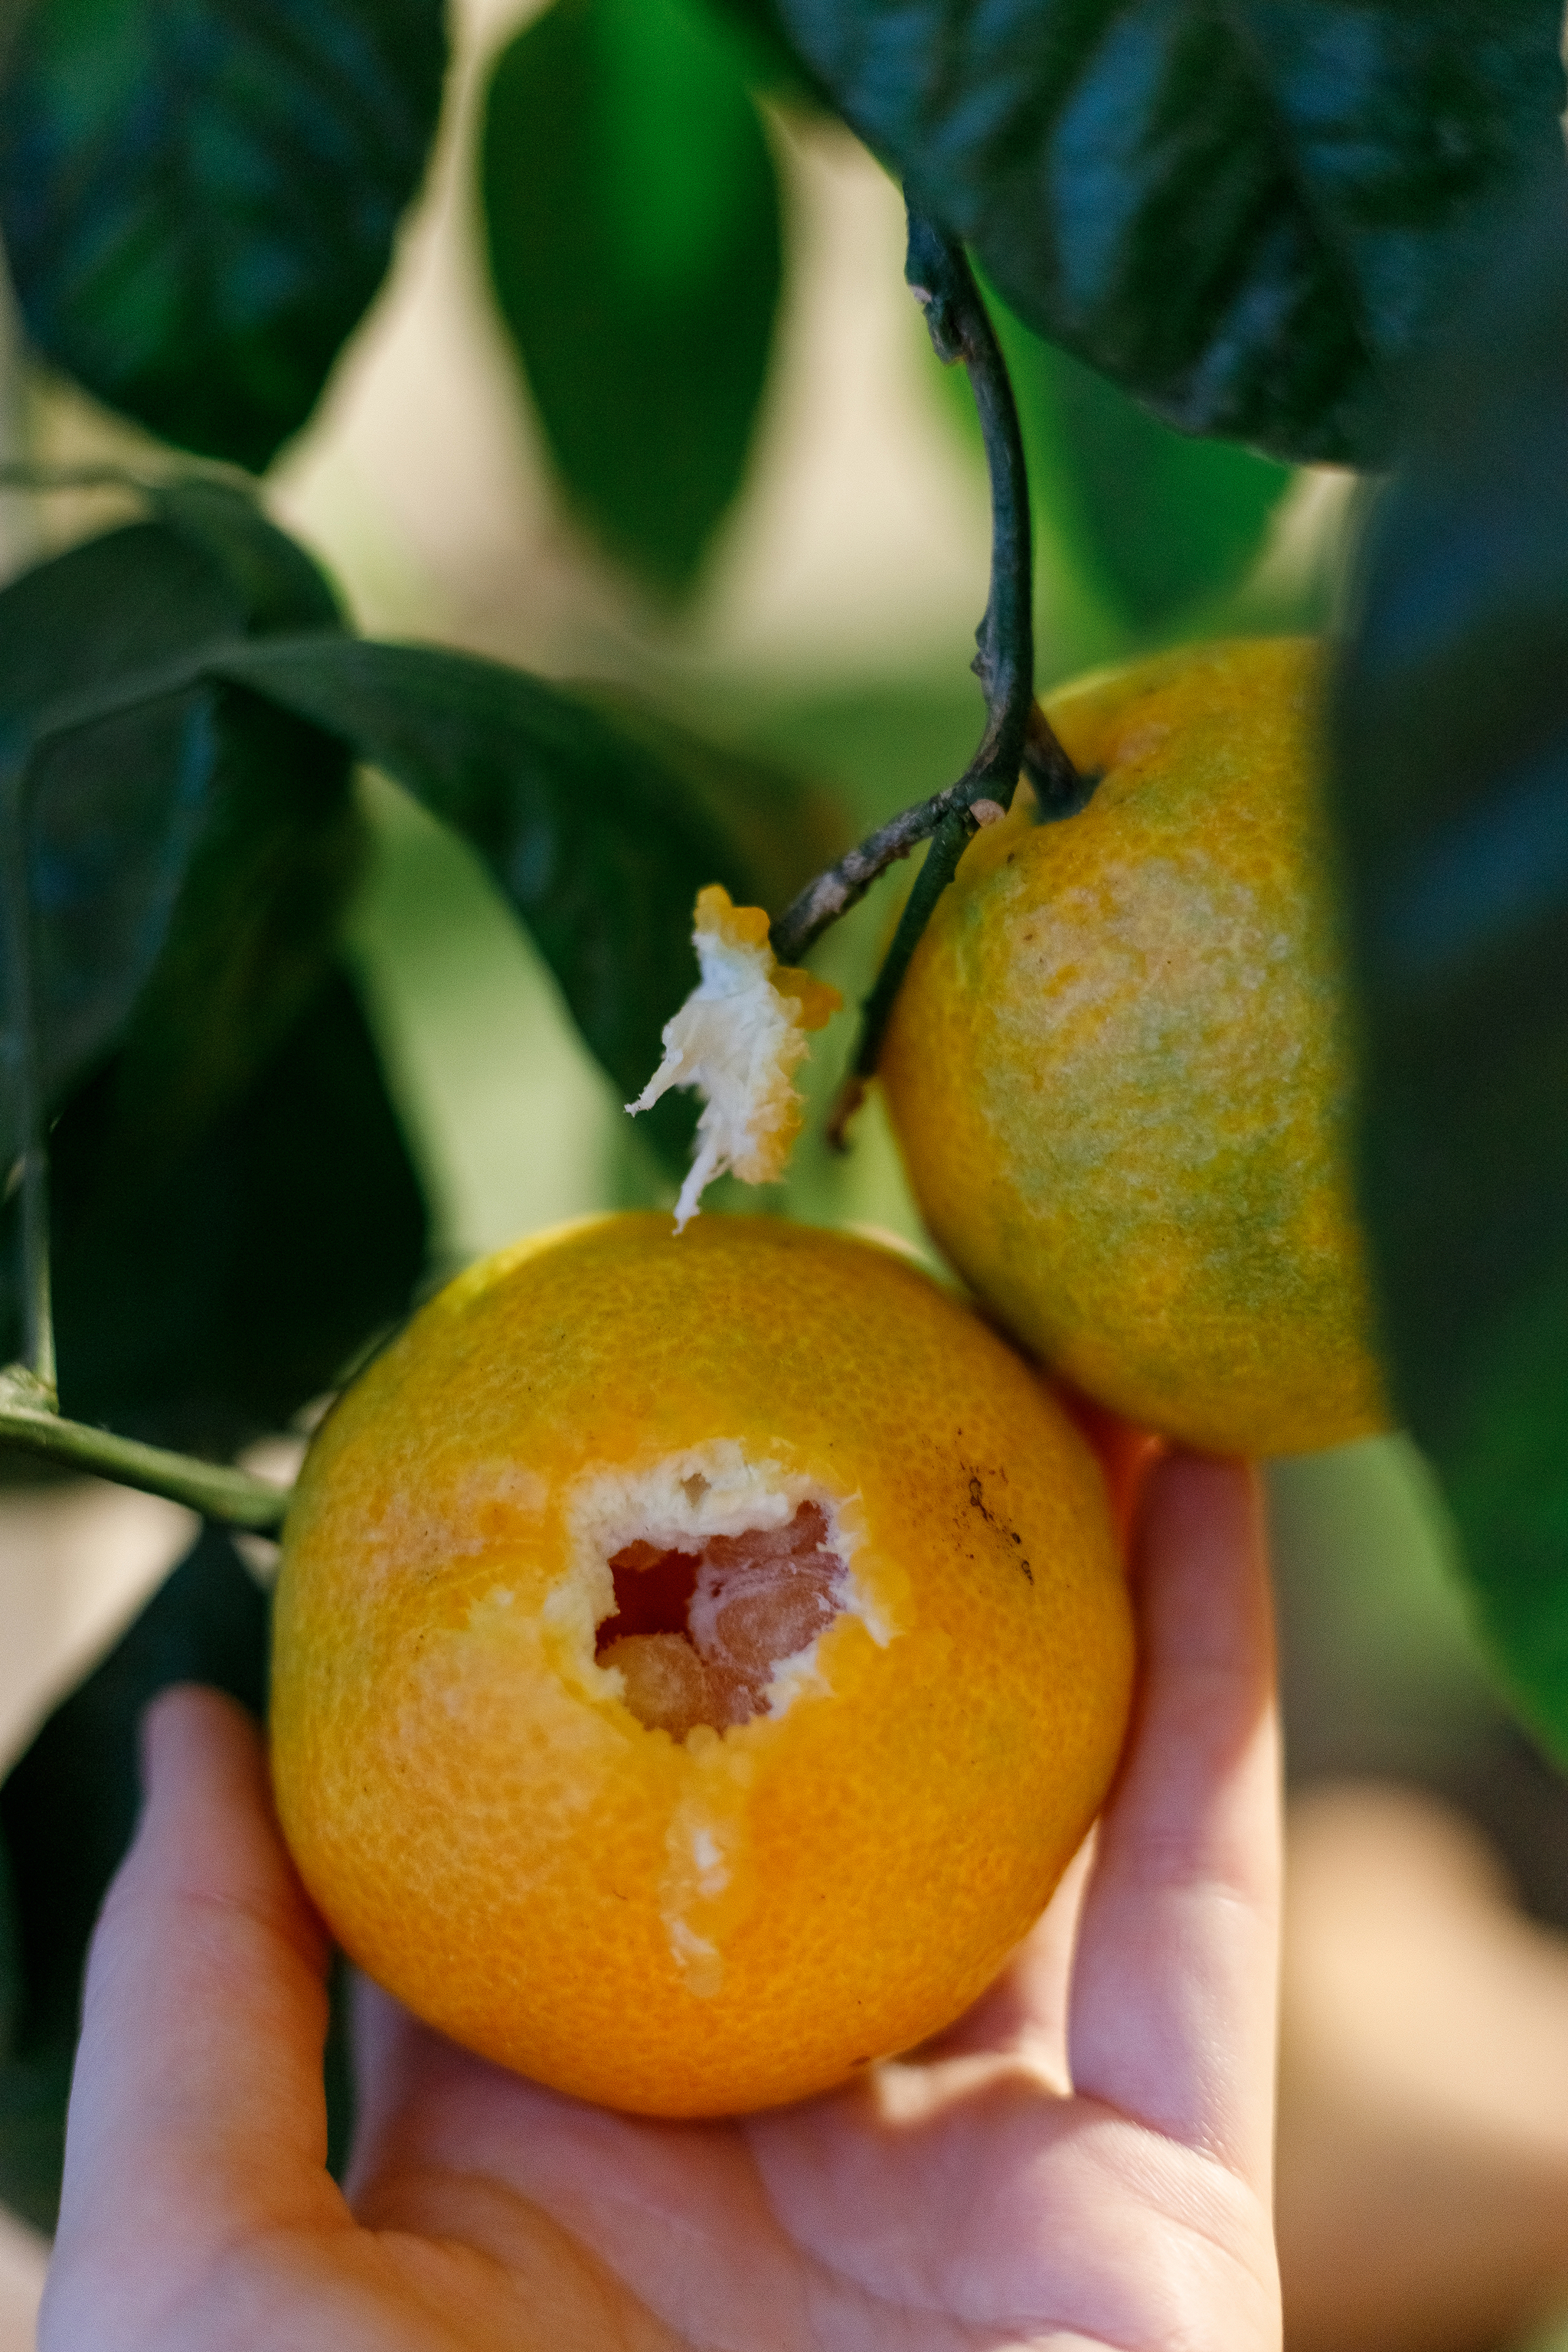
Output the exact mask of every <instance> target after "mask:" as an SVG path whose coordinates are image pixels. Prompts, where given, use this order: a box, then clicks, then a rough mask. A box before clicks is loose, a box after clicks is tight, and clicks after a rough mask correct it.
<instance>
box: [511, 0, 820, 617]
mask: <svg viewBox="0 0 1568 2352" xmlns="http://www.w3.org/2000/svg"><path fill="white" fill-rule="evenodd" d="M743 65H744V58H743V53H742V48H741V47H740V45H739V44H738V43H737V42H736V41H735V40H734V39H733V38H732V37H731V34H730V32H729V30H728V28H727V27H725V26H722V25H721V23H720V22H719V21H718V20H717V19H716V18H715V17H714V16H712V15H711V14H710V12H709V11H708V10H707V9H706V8H705V7H703V6H702V5H700V0H555V5H553V6H552V7H551V8H550V9H549V10H548V11H547V12H546V13H545V14H544V15H543V16H539V17H537V18H536V19H535V20H534V21H533V22H532V23H531V24H530V25H528V26H525V28H524V29H523V31H522V32H521V33H520V34H519V35H518V37H517V38H516V39H515V40H514V41H513V42H512V43H511V45H510V47H508V48H507V49H505V50H504V51H503V52H502V54H501V57H500V60H499V62H498V63H497V65H496V68H495V69H494V72H493V74H492V77H491V79H490V84H489V93H488V97H487V100H486V112H485V124H484V133H483V157H482V184H483V201H484V216H485V228H486V236H487V239H488V247H489V264H490V273H491V276H492V278H493V280H494V284H495V289H496V294H497V297H498V299H499V301H500V310H501V315H502V317H503V319H504V320H505V321H506V324H507V326H508V327H509V329H510V332H511V335H512V338H513V340H514V341H515V343H516V346H517V350H518V352H519V355H520V357H521V362H522V365H523V368H524V371H525V373H526V375H527V378H528V383H529V385H530V388H531V392H532V394H533V398H534V401H535V404H536V405H537V407H538V410H539V414H540V417H541V420H542V424H543V426H544V430H545V434H546V436H547V437H548V440H549V443H550V447H551V450H552V455H553V457H554V458H555V462H556V464H557V466H558V467H559V468H560V472H561V476H562V479H563V483H564V485H565V487H566V489H567V492H568V494H569V496H570V498H571V499H572V501H573V503H574V505H575V506H576V508H577V509H579V511H580V512H581V513H582V515H583V516H584V519H585V520H586V521H587V522H588V523H589V524H590V525H591V527H592V528H593V530H595V532H596V533H597V535H598V536H599V537H600V539H601V540H602V541H604V543H605V546H606V547H607V548H608V549H609V550H610V551H611V552H612V553H613V554H615V555H616V556H617V557H619V558H620V559H621V560H622V561H624V562H626V563H628V564H630V565H631V566H632V567H633V568H634V569H635V570H636V571H637V572H640V573H641V574H642V575H643V576H644V577H645V578H647V580H648V581H650V582H651V583H653V584H654V585H655V586H657V587H659V588H662V589H667V590H679V589H682V588H684V587H686V586H688V585H689V583H690V581H691V580H692V578H693V577H694V575H695V573H696V572H697V570H698V567H699V565H700V562H701V559H702V556H703V554H704V551H706V549H707V547H708V545H709V543H710V540H711V538H712V535H713V531H714V530H715V527H716V526H717V524H718V522H719V521H720V520H721V517H722V515H723V514H724V512H725V510H726V509H727V508H728V507H729V505H730V503H731V499H733V498H734V496H735V494H736V491H737V490H738V489H739V488H740V485H741V482H742V477H743V475H744V472H745V467H746V461H747V457H748V453H749V451H750V448H751V445H752V432H753V427H754V425H755V420H756V414H757V407H758V403H759V401H760V399H761V396H762V392H763V382H764V380H765V377H766V374H767V367H768V359H769V353H770V351H771V348H772V342H773V315H774V311H775V310H776V307H777V303H778V295H779V286H780V278H781V267H782V265H781V256H780V226H779V195H778V187H777V181H776V174H775V173H774V169H773V158H772V155H771V154H770V152H769V149H768V145H767V142H766V140H765V138H764V136H763V129H762V124H761V122H760V121H759V119H758V117H757V113H756V110H755V108H754V107H753V105H752V100H751V98H750V95H749V94H748V91H747V89H746V85H745V80H744V79H743Z"/></svg>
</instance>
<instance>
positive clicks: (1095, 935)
mask: <svg viewBox="0 0 1568 2352" xmlns="http://www.w3.org/2000/svg"><path fill="white" fill-rule="evenodd" d="M1322 670H1323V656H1322V654H1321V649H1320V648H1319V647H1318V646H1316V645H1314V644H1312V643H1310V642H1308V641H1304V640H1300V639H1275V640H1268V639H1259V640H1254V641H1251V642H1247V643H1240V644H1234V645H1217V646H1205V647H1199V648H1196V649H1193V648H1187V649H1184V650H1183V651H1181V652H1178V653H1173V654H1164V655H1160V656H1156V657H1155V658H1153V659H1152V660H1149V661H1144V662H1140V663H1137V664H1134V665H1133V666H1132V667H1130V668H1127V669H1123V670H1118V671H1111V672H1107V673H1105V674H1103V675H1101V676H1100V677H1091V678H1089V679H1086V680H1085V681H1083V682H1082V683H1081V684H1079V685H1078V686H1074V687H1069V688H1065V689H1064V690H1063V691H1062V692H1060V693H1058V694H1057V695H1056V696H1054V697H1053V698H1051V700H1050V702H1049V704H1048V706H1047V709H1048V711H1049V716H1050V719H1051V722H1052V725H1053V726H1054V727H1055V728H1056V730H1057V731H1058V734H1059V736H1060V738H1061V740H1062V741H1063V743H1064V744H1065V746H1066V748H1067V750H1068V753H1069V755H1070V756H1071V758H1072V759H1073V761H1075V763H1076V764H1077V766H1078V767H1079V771H1080V772H1082V773H1084V774H1086V775H1091V776H1098V777H1099V778H1100V782H1099V783H1098V785H1097V786H1096V789H1095V792H1094V793H1093V796H1092V798H1091V799H1090V800H1089V803H1088V805H1087V806H1086V807H1084V808H1082V809H1081V810H1080V811H1079V814H1077V815H1074V816H1070V817H1067V818H1064V819H1062V820H1061V821H1059V822H1057V823H1044V824H1042V823H1041V822H1039V819H1038V812H1037V806H1036V803H1035V801H1034V797H1033V794H1032V793H1030V791H1029V790H1028V788H1027V787H1026V785H1021V786H1020V787H1019V791H1018V794H1017V797H1016V802H1015V804H1014V807H1013V810H1012V812H1011V813H1010V814H1009V815H1008V816H1007V818H1006V819H1005V821H1004V822H1003V823H1002V824H994V825H991V826H989V827H987V828H986V829H985V830H984V832H983V833H981V834H980V835H977V837H976V838H975V840H974V841H973V843H972V844H971V845H970V846H969V848H968V849H967V850H966V851H965V853H964V856H963V859H962V860H961V861H960V864H959V867H958V872H957V876H956V877H955V879H954V882H953V884H952V888H951V889H949V890H948V891H946V892H945V893H944V894H943V896H942V899H941V900H940V901H939V903H938V905H937V908H936V910H935V913H934V915H933V916H932V919H931V924H930V927H929V929H927V931H926V933H925V936H924V938H923V939H922V940H921V944H920V946H919V948H918V949H917V950H916V952H915V955H914V958H913V960H912V961H911V963H910V970H909V972H908V975H907V977H906V979H905V981H904V984H903V986H902V988H901V989H900V992H899V996H898V1000H897V1002H896V1003H895V1005H894V1008H893V1013H892V1017H891V1019H890V1021H889V1027H888V1032H887V1036H886V1039H885V1042H884V1046H883V1051H882V1055H881V1062H880V1073H879V1074H880V1076H881V1079H882V1082H883V1084H884V1086H885V1087H886V1089H887V1095H888V1103H889V1109H890V1111H891V1114H892V1118H893V1123H894V1126H895V1128H896V1129H897V1132H898V1136H899V1139H900V1146H901V1148H902V1150H903V1154H904V1160H905V1163H906V1166H907V1168H908V1170H909V1174H910V1181H911V1183H912V1185H913V1188H914V1191H915V1192H916V1195H917V1196H918V1199H919V1201H920V1204H921V1211H922V1213H923V1214H924V1216H925V1219H926V1222H927V1223H928V1224H929V1225H930V1228H931V1233H932V1234H933V1235H934V1236H935V1238H936V1240H937V1242H938V1243H939V1244H940V1245H941V1247H942V1250H943V1251H944V1252H945V1254H946V1255H948V1256H949V1257H950V1258H951V1259H952V1263H953V1264H954V1265H956V1266H957V1267H958V1268H959V1269H960V1271H961V1272H962V1273H963V1276H965V1278H966V1279H967V1280H968V1282H969V1283H970V1284H971V1286H973V1289H974V1290H975V1292H976V1293H977V1294H978V1296H979V1297H981V1298H982V1299H983V1300H984V1301H985V1303H986V1304H987V1305H988V1306H989V1307H990V1308H991V1310H992V1311H993V1312H994V1314H995V1315H996V1316H997V1317H998V1318H1000V1320H1001V1321H1002V1322H1004V1323H1005V1325H1006V1327H1007V1328H1009V1329H1010V1330H1011V1331H1012V1332H1013V1333H1014V1334H1015V1335H1016V1337H1017V1338H1018V1339H1020V1340H1021V1341H1022V1342H1023V1343H1024V1345H1025V1346H1026V1347H1027V1348H1028V1349H1031V1350H1032V1351H1033V1352H1034V1353H1036V1354H1037V1355H1038V1356H1039V1357H1040V1358H1042V1359H1043V1360H1045V1361H1047V1362H1048V1363H1049V1364H1051V1365H1052V1366H1053V1367H1055V1368H1056V1369H1057V1370H1058V1371H1059V1372H1060V1373H1061V1374H1062V1375H1063V1376H1064V1377H1065V1378H1066V1379H1067V1380H1068V1381H1071V1382H1072V1384H1073V1385H1074V1386H1075V1387H1076V1388H1079V1389H1080V1390H1082V1391H1084V1392H1085V1393H1086V1394H1087V1395H1089V1396H1090V1397H1093V1398H1096V1399H1098V1400H1100V1402H1102V1403H1104V1404H1107V1405H1109V1406H1110V1407H1111V1408H1112V1409H1113V1410H1114V1411H1115V1412H1118V1413H1120V1414H1121V1415H1124V1416H1125V1417H1126V1418H1127V1419H1128V1420H1130V1421H1133V1422H1136V1423H1142V1424H1143V1425H1145V1426H1147V1427H1149V1428H1152V1429H1155V1430H1159V1431H1162V1432H1163V1433H1166V1434H1167V1435H1171V1436H1174V1437H1177V1438H1180V1439H1183V1440H1184V1441H1185V1442H1186V1443H1188V1444H1193V1445H1196V1446H1201V1447H1204V1448H1205V1449H1207V1450H1210V1451H1213V1452H1216V1453H1237V1454H1286V1453H1297V1452H1305V1451H1309V1450H1310V1449H1312V1448H1315V1447H1318V1446H1326V1445H1335V1444H1342V1443H1343V1442H1345V1441H1346V1440H1348V1439H1350V1438H1354V1437H1360V1436H1364V1435H1366V1434H1368V1433H1371V1432H1373V1431H1375V1430H1379V1429H1383V1428H1384V1427H1386V1426H1387V1423H1388V1408H1387V1402H1386V1399H1385V1395H1384V1381H1383V1375H1382V1370H1381V1367H1380V1364H1379V1360H1378V1354H1377V1349H1376V1346H1375V1341H1374V1334H1373V1309H1372V1303H1371V1297H1370V1286H1369V1276H1368V1270H1367V1265H1366V1260H1365V1254H1364V1249H1363V1242H1362V1237H1361V1234H1360V1230H1359V1227H1358V1224H1357V1222H1356V1216H1355V1211H1354V1207H1353V1203H1352V1187H1351V1171H1350V1110H1351V1055H1350V1051H1349V1046H1348V1042H1347V1036H1346V1031H1347V1025H1348V1021H1347V1001H1346V998H1347V992H1346V985H1345V981H1344V977H1343V973H1342V963H1341V954H1340V947H1339V941H1338V938H1337V936H1336V918H1335V909H1334V902H1333V891H1332V887H1331V853H1330V845H1329V841H1328V837H1327V831H1326V824H1325V819H1324V815H1323V812H1322V808H1321V800H1320V793H1319V786H1318V770H1319V752H1318V731H1319V725H1320V719H1319V709H1320V702H1321V690H1322Z"/></svg>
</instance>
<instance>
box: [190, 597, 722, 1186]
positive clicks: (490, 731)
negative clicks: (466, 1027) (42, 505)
mask: <svg viewBox="0 0 1568 2352" xmlns="http://www.w3.org/2000/svg"><path fill="white" fill-rule="evenodd" d="M211 669H212V673H213V674H214V675H216V676H221V677H225V678H227V679H229V680H230V681H232V682H233V683H234V684H236V685H243V686H246V687H248V688H251V689H252V690H253V691H254V692H256V693H258V694H260V695H265V696H266V697H267V698H268V700H269V701H272V702H275V703H277V704H278V705H279V707H280V708H282V709H287V710H289V711H291V712H293V713H294V714H295V716H296V717H298V718H300V719H307V720H309V721H310V723H311V724H313V725H315V726H317V727H321V728H322V729H324V730H328V731H329V732H331V733H333V734H335V735H337V736H338V737H339V738H340V739H341V740H342V741H343V742H345V743H347V744H348V745H350V746H351V747H352V749H353V751H354V752H355V753H356V754H357V756H358V757H359V758H360V759H362V760H363V761H367V762H369V763H370V764H371V765H372V766H374V767H378V768H382V769H384V771H385V772H386V773H387V774H388V775H390V776H393V777H395V779H396V780H397V782H399V783H401V784H403V785H404V786H405V788H406V790H407V791H409V792H410V793H413V794H414V795H415V797H416V799H418V800H421V801H423V802H424V803H425V805H426V807H427V808H428V809H430V810H431V811H433V813H434V814H436V815H437V816H439V817H441V818H443V819H444V820H445V821H446V822H447V824H451V825H453V826H455V827H456V829H457V830H458V832H459V833H461V834H464V835H467V837H468V840H470V841H471V842H472V843H473V845H474V846H475V848H476V849H478V851H479V854H480V856H482V857H483V858H484V860H485V862H486V864H487V866H489V869H490V871H491V873H492V874H493V875H494V877H495V878H496V880H497V882H498V883H499V884H500V887H501V889H502V890H503V892H504V893H505V895H506V896H507V898H509V899H510V902H511V904H512V906H513V907H514V908H516V910H517V912H518V914H519V915H520V916H521V918H522V920H523V921H524V923H525V924H526V925H527V926H528V929H529V930H530V931H531V933H532V935H533V937H534V939H535V940H537V942H538V944H539V947H540V949H541V951H542V954H543V956H544V958H545V961H547V962H548V964H549V965H550V968H551V970H552V971H553V973H554V974H555V977H556V979H557V981H558V982H560V985H561V990H562V992H563V995H564V997H565V999H566V1003H567V1005H568V1007H569V1008H570V1010H571V1013H572V1015H573V1018H574V1020H575V1022H576V1024H577V1025H578V1027H579V1029H581V1031H582V1033H583V1034H584V1038H585V1039H586V1040H587V1043H588V1045H589V1046H590V1047H591V1048H592V1050H593V1051H594V1053H595V1054H596V1055H597V1056H598V1058H599V1060H600V1061H601V1062H602V1063H603V1064H604V1066H605V1069H606V1070H607V1071H608V1072H609V1074H610V1076H611V1077H612V1078H613V1079H614V1080H615V1082H616V1086H617V1087H619V1088H620V1089H621V1091H622V1093H623V1094H624V1095H625V1096H626V1097H627V1098H628V1099H629V1098H630V1097H631V1096H633V1095H634V1094H637V1093H639V1092H640V1091H641V1089H642V1087H643V1086H644V1085H645V1084H646V1083H647V1077H648V1075H649V1073H650V1072H651V1071H652V1070H653V1069H654V1068H655V1067H656V1066H658V1059H659V1051H660V1046H659V1038H660V1032H661V1030H662V1028H663V1025H664V1024H665V1022H666V1021H668V1018H669V1016H670V1014H671V1013H673V1012H674V1011H675V1009H676V1007H677V1006H678V1005H679V1003H681V1002H682V1000H683V999H684V997H685V996H686V993H687V992H688V990H689V988H690V986H691V984H692V982H693V980H694V978H695V975H696V963H695V961H694V959H693V956H692V951H691V913H692V908H693V905H694V903H695V900H696V897H697V893H698V891H699V889H700V888H701V887H702V885H703V884H704V883H707V882H713V881H720V882H723V883H725V884H726V885H727V886H728V887H730V888H731V890H732V891H733V892H734V893H735V895H736V896H737V897H741V898H744V897H748V896H750V895H751V894H750V891H749V889H748V885H749V883H750V881H751V879H752V877H750V876H749V875H748V873H747V871H746V869H745V866H744V862H743V860H742V857H741V856H738V855H737V853H736V851H735V849H734V847H733V846H732V845H731V843H730V842H729V841H727V840H726V839H725V837H724V835H722V834H721V833H720V832H719V831H718V830H717V829H716V828H715V827H714V826H713V825H712V824H711V823H710V821H709V820H708V819H707V817H706V816H705V815H704V814H702V812H701V809H700V807H699V806H696V805H694V804H693V800H692V796H691V794H690V793H689V790H688V789H687V788H686V787H685V786H684V785H683V784H682V782H681V780H680V777H679V773H677V772H674V771H672V769H671V768H670V767H669V766H668V764H667V763H666V762H665V761H663V760H662V759H660V758H658V756H656V755H655V754H654V753H652V752H650V751H647V749H645V748H644V746H643V745H642V744H640V743H639V742H638V741H637V740H635V739H634V738H633V737H632V736H630V735H627V734H625V733H623V732H621V731H620V730H618V729H616V728H615V727H612V726H611V725H610V724H609V723H608V721H607V720H605V719H602V718H600V717H598V716H596V715H595V713H594V712H593V711H590V710H588V709H584V706H583V705H582V704H581V703H579V702H577V701H574V699H572V698H570V697H568V696H567V695H565V694H563V693H560V692H558V691H557V690H556V689H555V688H552V687H548V686H544V685H542V684H541V683H540V681H539V680H538V679H537V678H531V677H525V676H524V675H523V674H522V673H521V672H520V671H517V670H511V669H504V668H502V667H500V664H499V663H495V662H488V661H481V660H479V658H478V657H477V656H473V655H468V654H458V653H450V652H447V651H445V650H444V649H442V648H439V647H436V646H378V645H367V644H365V643H364V642H363V640H356V639H349V638H338V639H332V638H326V637H319V638H313V637H300V638H292V639H276V640H273V641H272V642H270V643H268V644H266V645H258V646H253V647H249V648H244V647H237V648H235V649H233V650H232V651H225V652H223V653H222V654H221V655H215V656H214V657H213V659H212V663H211ZM676 1108H677V1109H678V1110H679V1108H680V1107H679V1106H677V1107H676ZM666 1132H667V1137H670V1138H672V1137H673V1134H674V1128H673V1126H672V1127H671V1129H668V1130H667V1131H666ZM668 1148H669V1149H670V1150H674V1149H675V1145H674V1143H673V1141H669V1143H668Z"/></svg>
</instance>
